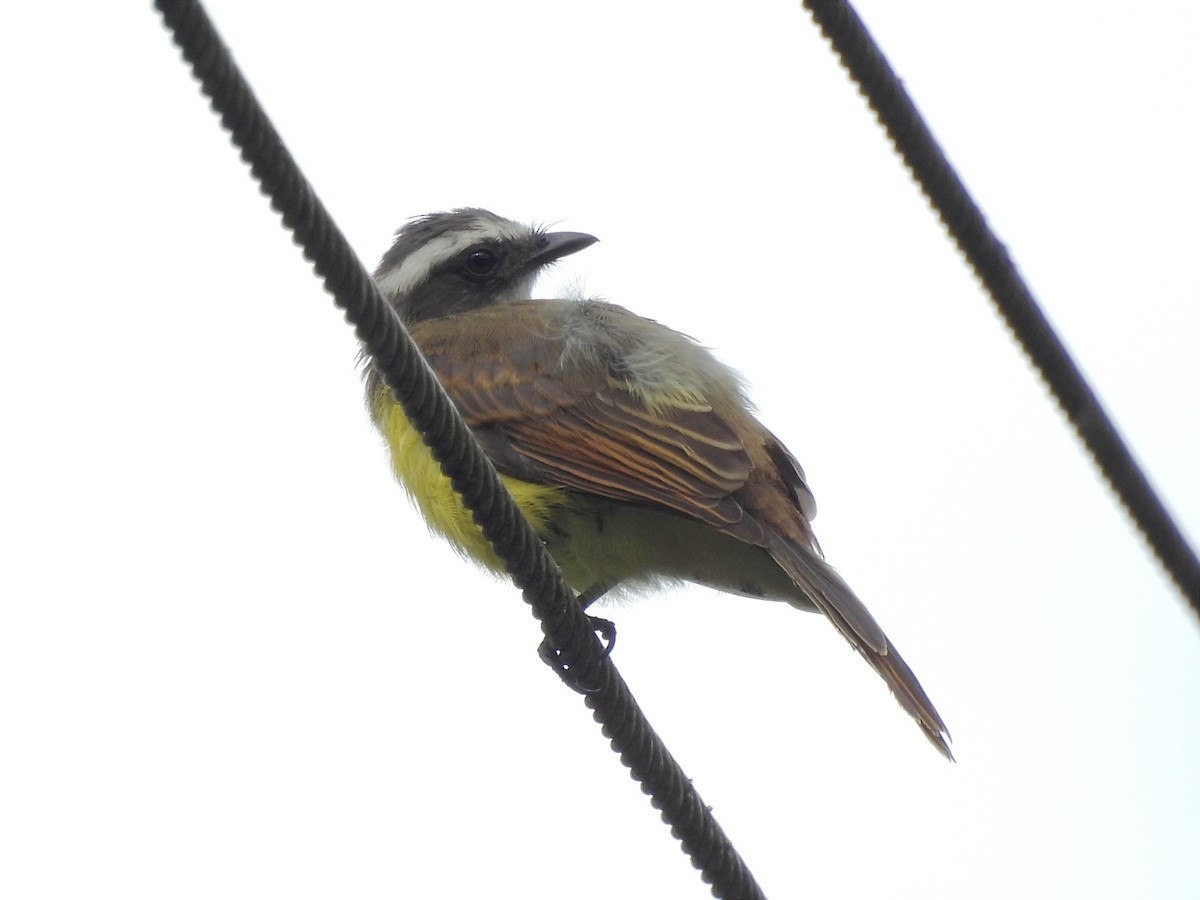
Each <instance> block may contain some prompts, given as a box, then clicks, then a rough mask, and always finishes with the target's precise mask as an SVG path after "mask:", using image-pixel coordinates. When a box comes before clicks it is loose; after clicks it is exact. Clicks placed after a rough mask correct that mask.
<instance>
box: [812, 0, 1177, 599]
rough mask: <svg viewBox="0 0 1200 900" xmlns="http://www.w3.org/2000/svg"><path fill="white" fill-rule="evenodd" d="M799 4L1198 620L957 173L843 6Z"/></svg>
mask: <svg viewBox="0 0 1200 900" xmlns="http://www.w3.org/2000/svg"><path fill="white" fill-rule="evenodd" d="M804 6H805V8H807V9H808V11H809V13H810V14H811V15H812V18H813V21H814V22H816V24H817V26H818V27H819V28H820V29H821V32H822V33H823V34H824V35H825V37H826V39H828V41H829V43H830V44H831V45H832V46H833V49H834V50H835V51H836V53H837V54H838V56H839V57H840V58H841V61H842V65H843V66H844V67H845V68H846V70H847V71H848V72H849V73H850V76H851V77H852V78H853V79H854V80H855V81H856V82H857V83H858V86H859V90H860V92H861V93H862V95H863V96H864V97H865V98H866V100H867V103H868V104H870V106H871V109H872V110H874V112H875V116H876V118H877V119H878V120H879V123H880V124H881V125H883V126H884V128H885V129H887V133H888V137H890V138H891V140H892V144H893V146H894V147H895V148H896V150H897V152H899V154H900V155H901V157H903V159H904V162H905V163H906V164H907V165H908V167H909V169H910V170H911V172H912V175H913V178H914V179H916V181H917V184H918V185H919V186H920V188H921V190H922V191H923V192H924V194H925V196H926V198H927V199H928V200H929V203H930V205H931V206H932V207H933V208H934V210H935V211H936V212H937V214H938V216H939V217H940V218H941V220H942V224H943V225H945V227H946V230H947V232H949V234H950V236H951V238H953V239H954V242H955V244H957V245H958V249H959V250H960V251H961V252H962V254H963V256H965V257H966V259H967V262H968V263H970V265H971V268H972V269H974V270H975V274H976V276H977V277H978V278H979V280H980V281H981V282H983V285H984V287H986V288H987V290H988V293H989V294H991V297H992V300H993V302H994V303H995V304H996V307H997V308H998V309H999V310H1000V314H1001V315H1002V316H1003V317H1004V320H1005V321H1006V322H1007V323H1008V326H1009V328H1010V329H1012V332H1013V334H1014V335H1016V337H1017V340H1019V341H1020V342H1021V346H1022V347H1023V348H1024V349H1025V353H1026V355H1027V356H1028V357H1029V359H1030V361H1031V362H1032V363H1033V364H1034V365H1035V366H1036V367H1037V369H1038V371H1039V372H1040V373H1041V376H1042V380H1043V381H1044V382H1045V384H1046V386H1047V387H1048V388H1049V389H1050V392H1051V393H1052V394H1053V396H1054V398H1055V399H1056V400H1057V401H1058V404H1059V406H1060V407H1061V408H1062V410H1063V412H1064V413H1066V415H1067V418H1068V419H1069V420H1070V422H1071V424H1072V425H1073V426H1074V428H1075V431H1076V433H1077V434H1078V435H1079V437H1080V439H1081V440H1082V441H1083V443H1084V446H1086V447H1087V449H1088V452H1090V453H1091V455H1092V458H1093V459H1094V460H1095V461H1096V464H1097V465H1098V466H1099V467H1100V471H1101V473H1102V474H1103V475H1104V477H1105V479H1106V480H1107V481H1108V483H1109V485H1110V486H1111V487H1112V489H1113V492H1114V493H1116V495H1117V498H1118V499H1119V500H1120V501H1121V504H1122V505H1123V506H1124V507H1125V510H1126V511H1127V512H1128V513H1129V515H1130V517H1131V518H1132V519H1133V521H1134V524H1135V525H1137V527H1138V529H1139V530H1140V531H1141V532H1142V535H1143V536H1144V537H1145V539H1146V541H1147V543H1148V544H1149V545H1150V549H1151V550H1153V552H1154V555H1155V556H1157V557H1158V559H1159V562H1161V563H1162V565H1163V568H1165V569H1166V570H1167V574H1168V575H1170V576H1171V579H1172V580H1173V581H1174V582H1175V584H1176V586H1177V587H1178V588H1179V590H1180V592H1181V593H1182V594H1183V595H1184V597H1185V598H1186V599H1187V601H1188V603H1190V604H1191V606H1192V610H1193V611H1194V612H1195V613H1196V614H1197V615H1198V616H1200V560H1197V558H1196V554H1195V552H1194V551H1193V550H1192V548H1191V547H1190V546H1188V543H1187V541H1186V539H1185V538H1184V536H1183V533H1182V532H1181V531H1180V530H1179V527H1178V526H1177V525H1176V524H1175V522H1174V521H1173V520H1172V518H1171V515H1170V513H1168V512H1167V510H1166V508H1165V507H1164V506H1163V504H1162V501H1160V500H1159V498H1158V495H1157V494H1156V493H1155V491H1154V488H1153V487H1151V485H1150V482H1149V481H1148V480H1147V479H1146V476H1145V475H1144V474H1143V472H1142V470H1141V468H1140V467H1139V466H1138V464H1137V462H1136V461H1134V459H1133V455H1132V454H1131V453H1130V452H1129V448H1128V447H1126V446H1125V442H1124V441H1123V440H1122V439H1121V436H1120V435H1119V434H1118V433H1117V429H1116V427H1115V426H1114V425H1113V423H1112V420H1111V419H1109V417H1108V414H1107V413H1106V412H1105V411H1104V408H1103V407H1102V406H1101V405H1100V401H1099V400H1098V399H1097V398H1096V395H1095V394H1094V393H1093V392H1092V389H1091V387H1090V386H1089V385H1088V383H1087V381H1086V379H1084V377H1083V374H1082V373H1081V372H1080V371H1079V368H1078V367H1077V366H1076V365H1075V362H1074V360H1072V359H1071V356H1070V354H1069V353H1068V352H1067V349H1066V348H1065V347H1064V346H1063V344H1062V342H1061V341H1060V340H1059V338H1058V335H1057V334H1055V332H1054V329H1053V328H1052V327H1051V325H1050V323H1049V322H1048V321H1047V320H1046V317H1045V316H1044V315H1043V314H1042V311H1041V309H1040V308H1039V307H1038V304H1037V301H1036V300H1035V299H1034V298H1033V294H1032V293H1030V291H1029V288H1028V286H1026V284H1025V282H1024V280H1023V279H1022V278H1021V276H1020V274H1019V273H1018V272H1017V270H1016V267H1015V266H1014V265H1013V263H1012V260H1010V259H1009V257H1008V253H1007V251H1006V250H1005V249H1004V245H1003V244H1001V243H1000V240H999V239H998V238H997V237H996V235H995V234H994V233H993V232H992V230H991V228H990V227H989V226H988V224H987V221H986V219H984V217H983V213H981V212H980V211H979V207H977V206H976V205H975V203H974V201H973V200H972V199H971V196H970V194H969V193H967V189H966V187H964V186H963V183H962V182H961V181H960V180H959V178H958V176H957V175H956V174H955V172H954V169H953V168H952V167H951V165H950V163H949V161H947V159H946V157H945V154H943V153H942V150H941V148H940V147H939V146H938V144H937V141H936V140H934V137H933V135H932V134H931V133H930V131H929V128H928V127H927V126H926V125H925V122H924V120H923V119H922V118H921V114H920V113H919V112H917V109H916V107H915V106H913V102H912V100H911V99H910V98H909V96H908V93H907V92H906V91H905V90H904V86H903V85H902V84H901V83H900V80H899V79H898V78H897V77H896V75H895V73H893V72H892V69H891V67H890V66H889V65H888V63H887V60H886V59H884V56H883V53H882V52H881V51H880V49H879V47H878V45H877V44H876V43H875V41H874V39H873V38H872V37H871V35H870V33H869V32H868V31H867V29H866V26H865V25H863V23H862V20H861V19H860V18H859V17H858V14H857V13H856V12H855V11H854V8H853V7H852V6H851V5H850V4H849V3H848V2H846V0H804Z"/></svg>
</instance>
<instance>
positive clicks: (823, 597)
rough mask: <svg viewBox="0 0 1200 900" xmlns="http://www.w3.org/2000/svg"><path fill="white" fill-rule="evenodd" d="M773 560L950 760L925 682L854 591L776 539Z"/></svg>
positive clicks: (942, 724) (822, 565) (802, 552)
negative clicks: (860, 656)
mask: <svg viewBox="0 0 1200 900" xmlns="http://www.w3.org/2000/svg"><path fill="white" fill-rule="evenodd" d="M769 551H770V554H771V558H772V559H774V560H775V562H776V563H778V564H779V566H780V567H781V568H782V569H783V570H784V571H785V572H786V573H787V574H788V577H789V578H791V579H792V581H793V582H795V584H796V586H797V587H799V588H800V589H801V590H803V591H804V593H805V596H806V597H807V599H808V600H810V601H811V602H812V604H813V605H814V606H816V607H817V609H819V610H820V611H821V612H822V613H823V614H824V615H825V618H827V619H829V621H830V622H832V623H833V625H834V627H835V628H837V630H838V631H840V632H841V633H842V637H844V638H845V639H846V640H847V641H849V642H850V645H851V646H852V647H854V649H855V650H857V651H858V652H859V654H861V655H862V657H863V659H865V660H866V661H867V664H868V665H870V667H871V668H872V669H874V670H875V671H876V672H878V673H879V677H880V678H882V679H883V680H884V681H885V682H886V683H887V686H888V688H889V689H890V690H891V692H892V694H893V695H894V696H895V698H896V700H897V701H899V703H900V705H901V706H902V707H904V709H905V710H907V711H908V714H909V715H911V716H912V717H913V718H914V719H916V721H917V724H918V725H919V726H920V728H921V731H922V732H923V733H924V735H925V737H926V738H927V739H928V740H929V743H931V744H933V746H934V747H936V748H937V750H938V752H939V753H941V754H942V755H943V756H945V757H946V759H948V760H950V761H951V762H953V761H954V755H953V754H952V753H951V752H950V732H949V730H948V729H947V728H946V723H945V722H943V721H942V717H941V716H940V715H938V711H937V709H935V708H934V705H933V702H932V701H931V700H930V699H929V697H928V695H927V694H926V693H925V689H924V688H922V687H921V682H919V681H918V680H917V676H916V675H914V674H913V672H912V669H910V668H909V667H908V664H907V663H906V662H905V661H904V659H903V657H901V656H900V654H899V652H897V650H896V647H895V645H894V644H892V643H891V641H889V640H888V639H887V635H885V634H884V633H883V630H882V629H881V628H880V627H879V625H878V623H876V621H875V619H874V618H873V617H872V616H871V614H870V613H869V612H868V611H867V608H866V607H865V606H863V604H862V602H861V601H860V600H859V599H858V598H857V597H856V596H855V595H854V592H853V591H852V590H851V589H850V586H849V585H848V584H846V582H845V581H844V580H843V579H842V577H841V576H840V575H838V574H837V572H836V571H834V569H833V568H832V567H831V566H830V565H829V564H828V563H826V562H825V561H824V560H823V559H820V558H819V557H817V556H816V554H814V553H812V552H811V551H808V550H806V549H803V548H799V547H797V546H796V545H794V544H793V543H791V542H789V541H787V540H785V539H783V538H781V537H779V536H778V535H775V536H774V539H773V540H772V541H771V545H770V548H769Z"/></svg>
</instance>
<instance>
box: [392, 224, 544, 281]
mask: <svg viewBox="0 0 1200 900" xmlns="http://www.w3.org/2000/svg"><path fill="white" fill-rule="evenodd" d="M528 235H529V229H527V228H524V227H523V226H521V225H518V224H517V223H516V222H509V221H507V220H502V221H495V220H489V219H476V220H475V221H474V222H473V223H472V225H471V227H470V228H469V229H467V230H465V231H454V232H451V233H450V234H443V235H440V236H438V237H436V238H434V239H433V240H431V241H429V243H427V244H424V245H423V246H421V247H420V248H418V249H417V250H415V251H413V252H412V253H410V254H409V255H408V256H406V257H405V258H404V262H402V263H401V264H400V265H398V266H393V267H392V268H391V269H389V270H388V271H386V272H384V273H383V274H382V275H380V276H379V277H378V278H377V279H376V280H375V283H376V284H378V285H379V290H380V291H381V292H382V293H383V295H384V296H385V297H399V296H401V295H403V294H407V293H408V292H409V291H411V290H413V289H414V288H416V287H417V286H419V285H420V284H421V283H422V282H423V281H425V279H426V278H428V277H429V273H430V272H432V271H433V270H434V269H435V268H437V266H438V265H439V264H440V263H443V262H445V261H446V260H448V259H452V258H454V257H455V256H457V255H458V254H459V253H461V252H462V251H464V250H466V249H467V248H468V247H470V246H471V245H472V244H475V243H478V242H479V241H486V240H496V241H504V240H516V239H519V238H522V237H527V236H528Z"/></svg>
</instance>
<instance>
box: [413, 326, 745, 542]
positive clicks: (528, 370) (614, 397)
mask: <svg viewBox="0 0 1200 900" xmlns="http://www.w3.org/2000/svg"><path fill="white" fill-rule="evenodd" d="M467 318H468V317H464V316H456V317H447V318H443V319H434V320H429V321H426V322H421V323H419V324H417V325H416V326H414V328H413V330H412V333H413V337H414V338H415V339H416V341H417V343H418V345H419V346H420V347H421V350H422V352H423V353H424V354H425V356H426V358H427V359H428V360H429V363H430V365H431V366H432V367H433V369H434V371H435V372H436V373H437V376H438V380H439V381H441V383H442V385H443V386H444V387H445V388H446V391H447V393H449V394H450V397H451V398H452V399H453V400H454V402H455V405H456V406H457V407H458V409H459V411H460V412H461V413H462V415H463V418H464V419H465V420H466V422H467V424H468V425H469V426H470V427H471V428H472V429H473V430H474V431H475V432H476V434H477V435H478V436H479V437H480V439H481V441H482V442H483V444H484V446H485V447H486V448H487V450H488V453H489V456H491V457H492V461H493V462H494V463H495V464H496V466H497V468H499V469H500V470H501V471H503V472H506V473H507V474H511V475H515V476H517V477H522V478H527V479H531V480H538V481H542V482H546V483H553V484H562V485H565V486H567V487H570V488H574V489H576V490H580V491H586V492H588V493H592V494H597V495H600V496H602V497H610V498H612V499H616V500H629V501H633V502H641V503H647V504H653V505H656V506H662V507H666V508H668V509H672V510H674V511H675V512H678V513H681V514H682V515H685V516H689V517H691V518H694V519H698V520H700V521H702V522H706V523H708V524H711V525H713V526H715V527H717V528H720V529H722V530H727V531H730V532H731V533H734V534H735V535H736V536H738V537H741V538H742V539H743V540H747V539H753V542H754V543H759V544H763V545H765V543H766V539H765V536H764V535H763V534H762V529H761V528H760V527H759V526H758V524H757V523H756V522H754V521H753V520H748V519H747V517H746V515H745V511H744V510H743V508H742V506H741V505H740V504H739V502H738V501H737V500H736V499H735V498H734V496H733V495H734V494H735V493H736V492H737V491H738V490H740V489H741V488H742V487H743V486H744V485H745V483H746V481H747V478H748V477H749V476H750V473H751V471H752V470H753V468H754V462H753V460H752V459H751V454H750V453H749V452H748V450H747V448H746V447H745V446H744V444H743V441H742V440H741V439H740V438H739V437H738V433H737V431H736V430H735V425H734V424H732V423H731V422H729V421H728V420H727V418H726V417H725V416H723V415H721V414H720V413H719V412H717V411H716V410H715V409H714V408H713V407H712V406H711V405H706V404H697V403H688V404H684V405H672V404H670V403H665V404H662V405H660V406H659V407H657V408H656V409H655V410H654V411H653V412H651V411H650V410H649V409H648V408H647V406H646V403H645V402H644V401H643V400H642V399H641V398H640V397H638V396H637V395H636V394H635V392H634V391H633V390H632V389H631V387H630V385H629V384H628V382H626V381H625V380H624V379H622V378H621V377H619V376H618V375H616V374H615V373H614V372H613V371H611V370H610V368H609V367H608V366H605V365H592V366H588V365H578V364H576V365H571V366H564V364H563V358H564V349H565V338H563V337H562V329H561V328H560V327H556V324H555V323H554V322H553V320H550V321H547V319H546V316H545V314H544V312H543V311H540V310H536V309H535V308H534V307H532V306H526V305H512V304H510V305H506V306H504V307H500V308H497V309H494V310H491V309H489V310H480V311H477V312H473V313H471V314H470V316H469V320H470V321H469V322H464V320H465V319H467ZM464 325H468V326H469V327H464Z"/></svg>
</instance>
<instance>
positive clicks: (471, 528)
mask: <svg viewBox="0 0 1200 900" xmlns="http://www.w3.org/2000/svg"><path fill="white" fill-rule="evenodd" d="M374 407H375V408H374V409H373V411H372V412H373V413H374V417H375V424H376V426H377V427H378V428H379V430H380V432H381V433H382V434H383V437H384V440H385V441H387V445H388V449H389V450H390V451H391V454H392V470H393V471H394V472H395V473H396V477H397V478H398V479H399V481H400V484H401V485H403V486H404V489H405V490H406V491H407V492H408V495H409V496H410V497H411V498H412V500H413V502H414V503H416V505H417V508H418V509H419V510H420V511H421V515H423V516H424V517H425V521H426V522H427V523H428V525H429V527H430V529H431V530H433V531H434V532H436V533H438V534H440V535H441V536H442V537H444V538H445V539H446V540H448V541H449V542H450V543H451V544H452V545H453V546H454V548H455V549H456V550H458V551H459V552H460V553H462V554H463V555H464V556H467V557H468V558H470V559H473V560H474V561H475V562H477V563H479V564H480V565H483V566H485V567H486V568H488V569H491V570H492V571H493V572H496V573H497V574H501V573H503V572H504V566H503V565H502V564H501V562H500V560H499V559H498V558H497V557H496V555H495V553H493V552H492V547H491V544H489V543H488V541H487V538H485V537H484V536H483V532H482V531H481V530H480V528H479V526H478V525H476V524H475V522H474V520H472V518H471V513H470V512H468V511H467V509H466V507H464V506H463V505H462V501H461V500H459V498H458V494H457V493H455V491H454V488H453V487H452V486H451V485H450V479H449V478H447V477H446V476H445V475H443V474H442V470H441V468H440V467H439V466H438V464H437V463H436V462H435V461H434V459H433V457H432V456H431V455H430V452H429V448H428V447H426V446H425V444H424V443H423V442H422V441H421V436H420V435H419V434H417V432H416V431H415V430H414V429H413V427H412V425H411V424H409V421H408V418H407V417H406V416H405V415H404V410H403V409H401V408H400V406H399V405H397V403H396V402H395V401H394V400H393V399H392V395H391V393H390V392H389V391H388V390H387V388H385V387H382V386H381V387H380V389H379V391H378V392H377V393H376V394H375V404H374ZM500 480H501V481H502V482H504V486H505V487H506V488H507V489H508V492H509V493H510V494H512V495H513V499H514V500H516V502H517V507H518V508H519V509H520V510H521V512H522V513H523V514H524V515H525V518H526V519H528V520H529V523H530V524H531V525H532V526H533V528H534V530H535V531H537V532H538V533H542V532H543V530H544V529H545V526H546V525H547V523H548V522H549V520H550V517H551V515H552V514H553V513H554V511H555V510H556V509H557V508H558V507H559V506H560V505H561V504H562V503H563V501H564V499H565V498H564V491H563V489H562V488H556V487H548V486H546V485H540V484H532V483H530V482H527V481H520V480H518V479H516V478H509V477H507V476H505V475H501V476H500Z"/></svg>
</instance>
